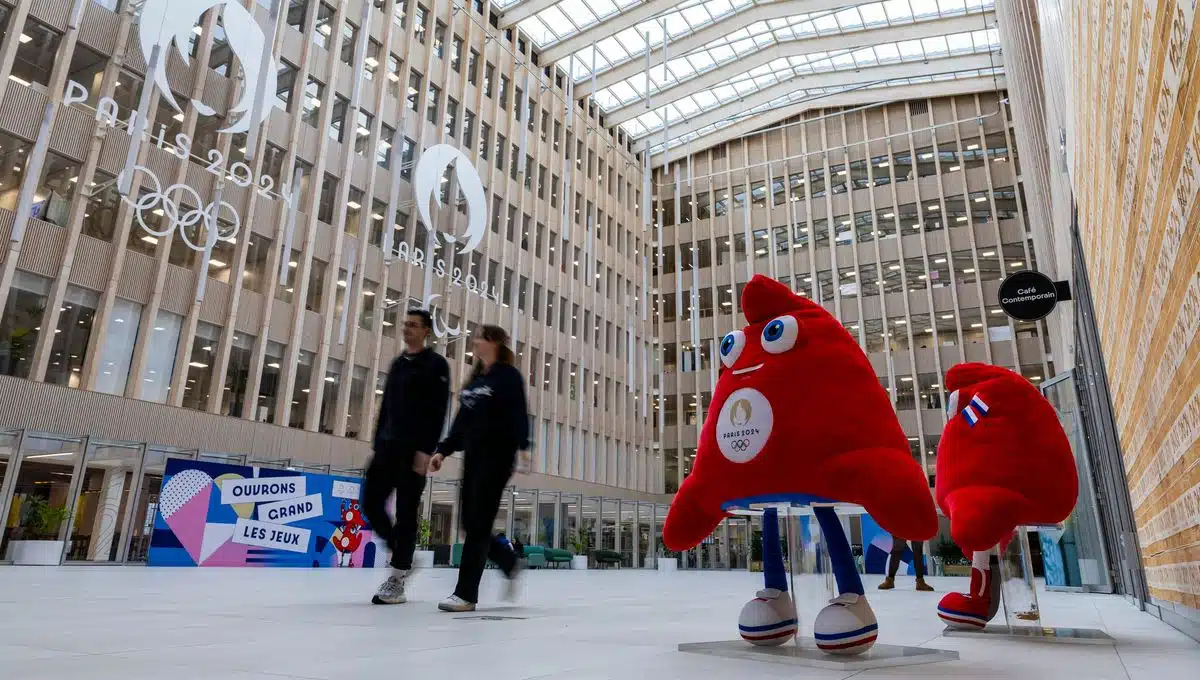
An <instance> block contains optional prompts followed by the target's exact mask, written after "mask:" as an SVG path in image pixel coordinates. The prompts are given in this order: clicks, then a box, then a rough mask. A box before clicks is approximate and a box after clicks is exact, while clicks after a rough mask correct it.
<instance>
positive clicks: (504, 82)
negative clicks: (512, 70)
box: [500, 75, 509, 111]
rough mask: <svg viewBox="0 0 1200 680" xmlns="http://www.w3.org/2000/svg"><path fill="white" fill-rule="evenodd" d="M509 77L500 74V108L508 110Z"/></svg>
mask: <svg viewBox="0 0 1200 680" xmlns="http://www.w3.org/2000/svg"><path fill="white" fill-rule="evenodd" d="M508 83H509V81H508V77H507V76H503V75H502V76H500V108H502V109H504V110H505V111H507V110H508Z"/></svg>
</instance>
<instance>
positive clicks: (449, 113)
mask: <svg viewBox="0 0 1200 680" xmlns="http://www.w3.org/2000/svg"><path fill="white" fill-rule="evenodd" d="M444 130H445V133H446V136H447V137H455V136H457V135H458V102H456V101H454V98H453V97H447V98H446V125H445V128H444Z"/></svg>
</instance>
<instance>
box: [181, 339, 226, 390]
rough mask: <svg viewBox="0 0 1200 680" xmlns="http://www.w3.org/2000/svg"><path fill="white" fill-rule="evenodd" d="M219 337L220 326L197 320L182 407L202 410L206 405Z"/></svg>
mask: <svg viewBox="0 0 1200 680" xmlns="http://www.w3.org/2000/svg"><path fill="white" fill-rule="evenodd" d="M220 339H221V329H220V328H218V327H217V326H214V325H212V324H210V323H205V322H203V321H200V322H197V324H196V335H195V337H194V338H193V339H192V354H191V359H190V360H189V362H188V366H187V382H186V383H185V384H184V387H183V403H182V405H183V407H184V408H192V409H198V410H202V409H204V408H205V407H206V406H207V405H208V400H209V389H210V388H211V387H212V386H213V368H214V364H216V362H217V356H218V352H217V345H218V343H219V341H220ZM218 389H219V388H218Z"/></svg>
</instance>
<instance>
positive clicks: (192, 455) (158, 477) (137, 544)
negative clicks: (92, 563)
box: [118, 447, 199, 564]
mask: <svg viewBox="0 0 1200 680" xmlns="http://www.w3.org/2000/svg"><path fill="white" fill-rule="evenodd" d="M198 454H199V451H179V450H176V449H169V448H160V447H152V448H148V449H146V454H145V456H143V460H142V469H141V472H140V473H138V475H137V488H136V489H135V490H134V495H133V498H134V501H133V503H132V504H131V505H132V508H133V512H132V515H131V516H130V520H129V527H128V529H127V531H126V535H127V536H128V537H129V540H128V542H127V543H126V544H125V545H123V546H122V549H123V550H124V553H125V554H124V555H123V556H122V555H118V559H119V560H120V561H122V562H124V563H126V564H145V563H146V558H147V556H148V555H149V552H150V539H151V536H152V535H153V534H154V515H155V513H156V512H158V492H159V490H160V489H161V488H162V479H163V472H164V471H165V470H166V467H167V459H169V458H185V459H188V460H195V459H196V456H197V455H198Z"/></svg>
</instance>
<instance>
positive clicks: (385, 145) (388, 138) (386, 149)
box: [375, 124, 396, 170]
mask: <svg viewBox="0 0 1200 680" xmlns="http://www.w3.org/2000/svg"><path fill="white" fill-rule="evenodd" d="M395 139H396V130H395V129H393V128H392V127H391V126H389V125H386V124H383V125H380V126H379V139H378V140H376V142H375V164H376V165H378V166H379V167H381V168H383V169H384V170H387V169H390V168H391V167H392V142H393V141H395Z"/></svg>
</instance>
